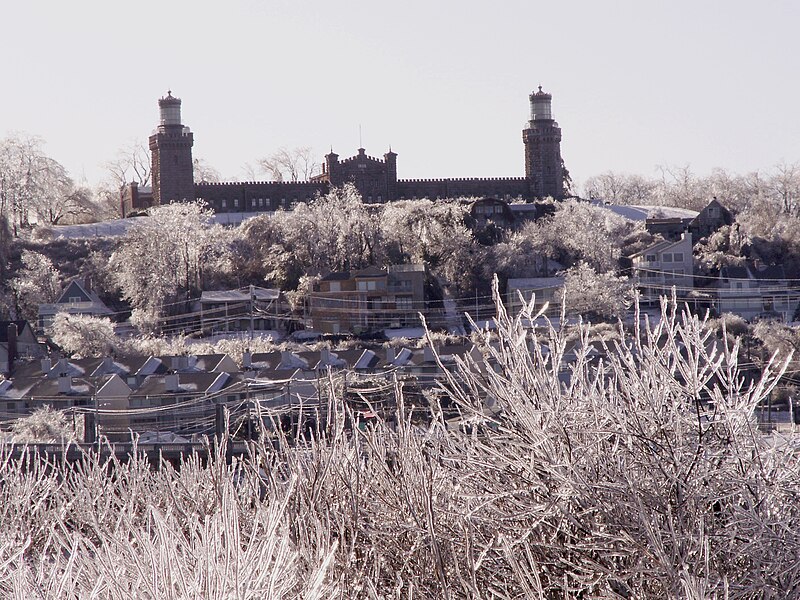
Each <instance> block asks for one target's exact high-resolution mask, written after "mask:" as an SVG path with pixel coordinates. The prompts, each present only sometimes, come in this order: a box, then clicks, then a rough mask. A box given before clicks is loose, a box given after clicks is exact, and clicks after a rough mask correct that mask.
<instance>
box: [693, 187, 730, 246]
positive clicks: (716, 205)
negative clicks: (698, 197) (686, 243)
mask: <svg viewBox="0 0 800 600" xmlns="http://www.w3.org/2000/svg"><path fill="white" fill-rule="evenodd" d="M733 221H734V217H733V214H732V213H731V211H729V210H728V209H727V208H725V207H724V206H723V205H722V203H721V202H719V200H717V198H716V197H714V199H713V200H711V202H709V203H708V204H707V205H706V206H705V207H704V208H703V210H701V211H700V213H699V214H698V215H697V216H696V217H695V218H694V219H692V221H691V222H690V223H689V232H690V233H691V234H692V237H693V238H694V239H695V240H699V239H701V238H704V237H708V236H709V235H711V234H712V233H714V232H715V231H717V230H718V229H719V228H720V227H723V226H725V225H733Z"/></svg>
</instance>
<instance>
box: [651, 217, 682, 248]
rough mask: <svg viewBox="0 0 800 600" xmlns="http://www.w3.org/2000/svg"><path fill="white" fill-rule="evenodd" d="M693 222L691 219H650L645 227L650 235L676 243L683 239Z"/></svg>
mask: <svg viewBox="0 0 800 600" xmlns="http://www.w3.org/2000/svg"><path fill="white" fill-rule="evenodd" d="M693 220H694V219H693V218H691V217H652V218H649V217H648V218H647V220H646V221H645V222H644V226H645V229H647V231H648V232H649V233H652V234H653V235H660V236H661V237H663V238H664V239H665V240H671V241H673V242H674V241H678V240H679V239H681V236H682V235H683V234H684V233H686V231H687V230H688V229H689V225H690V224H691V223H692V221H693Z"/></svg>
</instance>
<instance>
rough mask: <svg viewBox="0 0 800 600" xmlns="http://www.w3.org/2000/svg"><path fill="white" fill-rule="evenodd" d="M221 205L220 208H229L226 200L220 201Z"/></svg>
mask: <svg viewBox="0 0 800 600" xmlns="http://www.w3.org/2000/svg"><path fill="white" fill-rule="evenodd" d="M219 203H220V206H222V208H226V207H227V206H228V201H227V200H226V199H225V198H223V199H222V200H220V201H219Z"/></svg>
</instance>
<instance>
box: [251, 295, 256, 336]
mask: <svg viewBox="0 0 800 600" xmlns="http://www.w3.org/2000/svg"><path fill="white" fill-rule="evenodd" d="M255 303H256V291H255V289H254V288H253V284H252V283H251V284H250V341H251V342H252V341H253V310H255Z"/></svg>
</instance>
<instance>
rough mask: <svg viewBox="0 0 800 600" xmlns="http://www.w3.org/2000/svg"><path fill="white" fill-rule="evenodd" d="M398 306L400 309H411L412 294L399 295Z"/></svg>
mask: <svg viewBox="0 0 800 600" xmlns="http://www.w3.org/2000/svg"><path fill="white" fill-rule="evenodd" d="M396 306H397V308H398V309H399V310H411V309H412V303H411V296H398V297H397V300H396Z"/></svg>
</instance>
